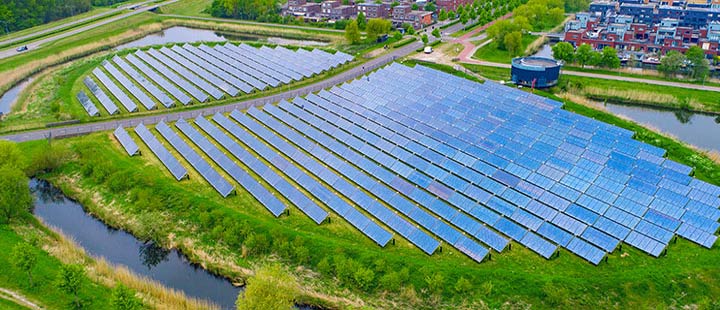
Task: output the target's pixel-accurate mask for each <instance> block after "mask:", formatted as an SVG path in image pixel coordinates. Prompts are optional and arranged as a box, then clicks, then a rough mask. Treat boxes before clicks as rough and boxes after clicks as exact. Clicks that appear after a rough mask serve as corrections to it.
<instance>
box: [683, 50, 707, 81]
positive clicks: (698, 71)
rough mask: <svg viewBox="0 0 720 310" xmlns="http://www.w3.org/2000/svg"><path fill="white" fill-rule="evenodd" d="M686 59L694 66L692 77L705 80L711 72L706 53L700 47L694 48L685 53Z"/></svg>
mask: <svg viewBox="0 0 720 310" xmlns="http://www.w3.org/2000/svg"><path fill="white" fill-rule="evenodd" d="M685 57H687V60H688V61H689V62H690V64H691V65H692V70H691V75H692V78H693V79H696V80H704V79H705V77H706V76H707V74H708V71H709V65H708V61H707V59H705V51H703V49H702V48H700V47H698V46H692V47H690V48H689V49H688V50H687V51H686V52H685Z"/></svg>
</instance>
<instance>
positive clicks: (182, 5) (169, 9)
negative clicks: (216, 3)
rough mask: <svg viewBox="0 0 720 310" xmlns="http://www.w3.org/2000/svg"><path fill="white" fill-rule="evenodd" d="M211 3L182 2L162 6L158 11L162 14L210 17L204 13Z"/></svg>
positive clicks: (199, 1)
mask: <svg viewBox="0 0 720 310" xmlns="http://www.w3.org/2000/svg"><path fill="white" fill-rule="evenodd" d="M212 2H213V1H212V0H183V1H178V2H175V3H171V4H168V5H166V6H163V7H162V8H161V9H160V11H161V12H162V13H163V14H175V15H187V16H199V17H211V16H210V14H208V13H205V12H204V11H205V9H207V8H208V7H210V5H211V4H212Z"/></svg>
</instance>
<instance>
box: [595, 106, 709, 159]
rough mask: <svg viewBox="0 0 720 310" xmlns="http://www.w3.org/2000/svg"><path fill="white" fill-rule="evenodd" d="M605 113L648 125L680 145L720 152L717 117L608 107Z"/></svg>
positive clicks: (686, 112) (669, 111) (671, 111)
mask: <svg viewBox="0 0 720 310" xmlns="http://www.w3.org/2000/svg"><path fill="white" fill-rule="evenodd" d="M605 106H606V107H607V109H608V111H610V112H612V113H613V114H617V115H624V116H627V117H629V118H630V119H632V120H634V121H636V122H638V123H641V124H648V125H651V126H652V127H654V128H657V129H659V130H660V131H661V132H664V133H668V134H670V135H672V136H674V137H677V138H678V139H679V140H680V141H683V142H685V143H688V144H692V145H694V146H697V147H699V148H702V149H705V150H710V151H719V152H720V125H719V124H720V116H716V115H707V114H701V113H693V112H688V111H676V110H665V109H657V108H651V107H638V106H629V105H620V104H612V103H607V104H606V105H605Z"/></svg>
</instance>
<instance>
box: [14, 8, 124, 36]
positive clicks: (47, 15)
mask: <svg viewBox="0 0 720 310" xmlns="http://www.w3.org/2000/svg"><path fill="white" fill-rule="evenodd" d="M123 1H127V0H0V29H2V31H3V33H10V32H14V31H18V30H22V29H26V28H30V27H34V26H37V25H42V24H45V23H49V22H52V21H56V20H59V19H63V18H66V17H70V16H73V15H77V14H80V13H84V12H87V11H89V10H90V9H91V8H92V6H93V5H96V6H105V5H112V4H115V3H118V2H123Z"/></svg>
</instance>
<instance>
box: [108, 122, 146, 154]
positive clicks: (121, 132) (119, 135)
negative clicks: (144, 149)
mask: <svg viewBox="0 0 720 310" xmlns="http://www.w3.org/2000/svg"><path fill="white" fill-rule="evenodd" d="M113 134H114V135H115V139H117V140H118V142H120V145H122V146H123V148H124V149H125V151H126V152H127V153H128V155H130V156H133V155H135V154H137V153H138V151H139V150H140V149H139V148H138V145H137V144H136V143H135V141H134V140H133V139H132V138H130V135H129V134H128V133H127V131H125V128H122V126H120V127H118V128H117V129H115V131H114V132H113Z"/></svg>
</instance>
